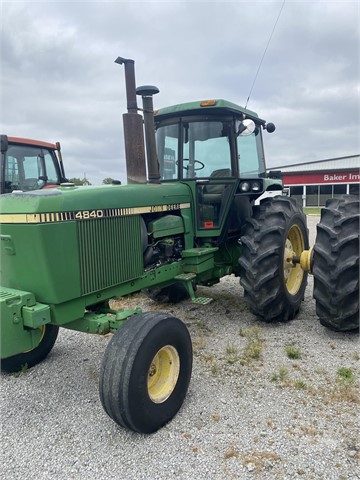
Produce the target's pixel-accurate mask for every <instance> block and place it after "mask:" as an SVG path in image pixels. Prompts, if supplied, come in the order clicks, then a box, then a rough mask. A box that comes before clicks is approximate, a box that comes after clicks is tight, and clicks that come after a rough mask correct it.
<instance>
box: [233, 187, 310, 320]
mask: <svg viewBox="0 0 360 480" xmlns="http://www.w3.org/2000/svg"><path fill="white" fill-rule="evenodd" d="M241 244H242V255H241V257H240V259H239V263H240V283H241V285H242V286H243V287H244V291H245V294H244V297H245V301H246V302H247V303H248V304H249V307H250V311H251V312H252V313H254V314H255V315H257V316H258V317H260V318H261V319H262V320H265V321H266V322H274V321H288V320H291V319H293V318H294V317H295V315H296V314H297V313H298V311H299V309H300V304H301V301H302V300H303V298H304V292H305V288H306V283H307V273H305V272H304V271H303V270H302V269H301V267H300V265H299V264H297V265H296V266H294V265H293V264H292V262H291V258H292V257H293V256H294V255H295V256H300V255H301V252H302V251H303V250H305V249H308V247H309V240H308V231H307V227H306V217H305V215H304V213H303V212H302V209H301V208H300V207H299V206H298V204H297V203H296V201H295V199H293V198H289V197H282V196H279V197H273V198H266V199H265V200H263V201H262V202H261V204H260V205H259V206H256V207H254V209H253V216H252V217H251V218H248V219H247V221H246V223H245V225H244V229H243V236H242V237H241Z"/></svg>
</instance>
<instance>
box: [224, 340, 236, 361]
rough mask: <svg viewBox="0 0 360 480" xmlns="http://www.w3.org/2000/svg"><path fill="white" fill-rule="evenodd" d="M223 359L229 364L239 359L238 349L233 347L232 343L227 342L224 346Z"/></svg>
mask: <svg viewBox="0 0 360 480" xmlns="http://www.w3.org/2000/svg"><path fill="white" fill-rule="evenodd" d="M225 359H226V361H227V363H230V365H232V364H233V363H235V362H237V361H238V360H239V355H238V349H237V348H236V347H235V345H234V344H228V346H227V347H226V356H225Z"/></svg>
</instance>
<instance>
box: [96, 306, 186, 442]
mask: <svg viewBox="0 0 360 480" xmlns="http://www.w3.org/2000/svg"><path fill="white" fill-rule="evenodd" d="M191 370H192V346H191V339H190V335H189V332H188V330H187V328H186V326H185V325H184V324H183V323H182V322H181V321H180V320H179V319H177V318H175V317H172V316H170V315H168V314H165V313H154V312H148V313H142V314H139V315H135V316H133V317H131V318H130V319H129V320H127V321H126V322H125V323H124V325H123V326H121V327H120V328H119V329H118V330H117V331H116V332H115V334H114V336H113V338H112V339H111V340H110V342H109V344H108V346H107V348H106V351H105V354H104V357H103V361H102V364H101V370H100V387H99V391H100V400H101V403H102V405H103V407H104V410H105V411H106V413H107V414H108V415H109V417H110V418H112V419H113V420H114V421H115V422H116V423H118V424H119V425H121V426H123V427H125V428H127V429H129V430H133V431H135V432H140V433H152V432H155V431H156V430H158V429H159V428H161V427H162V426H163V425H165V424H166V423H167V422H169V421H170V420H171V419H172V418H173V417H174V416H175V415H176V413H177V412H178V410H179V409H180V407H181V405H182V404H183V401H184V399H185V396H186V392H187V390H188V386H189V383H190V377H191Z"/></svg>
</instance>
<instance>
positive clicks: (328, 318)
mask: <svg viewBox="0 0 360 480" xmlns="http://www.w3.org/2000/svg"><path fill="white" fill-rule="evenodd" d="M313 275H314V298H315V301H316V313H317V315H318V317H319V319H320V323H321V324H322V325H324V326H325V327H328V328H330V329H332V330H336V331H342V332H345V331H349V330H359V198H358V197H356V196H354V195H344V196H342V197H340V198H333V199H331V200H328V201H327V203H326V206H325V207H324V208H323V209H322V211H321V220H320V223H319V224H318V226H317V236H316V242H315V246H314V257H313Z"/></svg>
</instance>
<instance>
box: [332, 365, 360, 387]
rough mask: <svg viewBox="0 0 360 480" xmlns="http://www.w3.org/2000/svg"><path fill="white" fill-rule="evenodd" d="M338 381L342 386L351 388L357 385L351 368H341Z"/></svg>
mask: <svg viewBox="0 0 360 480" xmlns="http://www.w3.org/2000/svg"><path fill="white" fill-rule="evenodd" d="M336 381H337V382H338V383H339V384H340V385H344V386H345V387H350V386H351V385H353V383H355V375H354V372H353V371H352V370H351V368H347V367H340V368H338V370H337V377H336Z"/></svg>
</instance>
